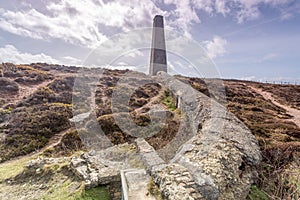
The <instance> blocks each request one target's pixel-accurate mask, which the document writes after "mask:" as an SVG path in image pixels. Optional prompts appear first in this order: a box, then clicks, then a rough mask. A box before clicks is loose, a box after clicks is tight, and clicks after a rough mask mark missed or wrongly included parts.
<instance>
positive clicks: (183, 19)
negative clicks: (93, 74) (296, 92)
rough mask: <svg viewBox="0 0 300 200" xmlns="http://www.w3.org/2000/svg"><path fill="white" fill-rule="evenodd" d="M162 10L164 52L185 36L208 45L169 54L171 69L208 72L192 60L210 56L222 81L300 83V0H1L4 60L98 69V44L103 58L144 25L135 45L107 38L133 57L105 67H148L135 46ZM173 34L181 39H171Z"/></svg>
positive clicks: (145, 42) (0, 36) (146, 56)
mask: <svg viewBox="0 0 300 200" xmlns="http://www.w3.org/2000/svg"><path fill="white" fill-rule="evenodd" d="M157 14H159V15H163V16H164V20H165V28H166V40H167V41H166V42H167V50H169V49H170V50H174V51H175V50H176V49H178V48H180V47H181V45H184V44H183V41H192V43H189V42H187V43H189V44H190V45H193V44H198V45H199V46H200V47H201V48H202V49H203V51H201V50H199V49H198V48H196V47H195V48H190V49H189V48H185V51H181V52H182V53H181V54H182V55H181V54H180V53H178V52H180V51H178V52H177V54H176V52H174V51H172V52H173V53H175V54H174V55H176V56H174V55H172V52H171V51H170V52H168V64H169V65H168V67H169V68H170V70H171V71H173V72H174V73H181V74H183V75H191V76H193V73H191V74H189V73H185V72H191V71H192V68H191V67H190V66H191V65H194V66H196V68H197V69H199V70H200V74H201V75H202V76H205V73H201V70H203V69H205V67H203V68H202V66H201V63H199V62H197V60H196V58H195V56H196V55H198V57H201V56H203V54H205V55H204V56H207V57H209V58H210V59H211V63H213V65H214V67H215V69H216V71H217V72H218V76H220V77H222V78H235V79H245V80H255V81H269V82H273V81H277V82H291V83H295V82H297V83H298V84H300V66H299V65H300V64H299V63H300V1H299V0H128V1H124V0H78V1H71V0H52V1H47V0H26V1H24V0H10V1H4V0H0V62H13V63H17V64H26V63H34V62H47V63H53V64H64V65H79V66H80V65H86V64H90V65H94V66H96V65H99V63H97V62H96V63H92V62H87V60H89V59H90V56H91V54H93V52H94V54H95V49H98V50H99V49H100V50H102V51H97V53H98V54H97V55H99V58H101V59H102V57H103V56H104V55H105V52H104V51H106V50H108V49H105V48H102V47H101V45H102V46H105V44H108V43H109V41H112V40H113V38H116V37H118V36H119V39H120V38H124V37H127V36H130V37H129V38H131V40H139V39H138V38H134V35H133V34H132V33H133V32H139V31H140V30H141V29H143V28H145V31H144V32H146V33H145V34H144V36H145V38H144V39H143V44H141V43H138V42H136V43H135V44H134V45H140V46H134V45H133V46H130V45H132V43H133V42H128V41H126V40H122V39H120V40H117V41H118V42H115V43H110V45H109V46H110V48H111V49H110V50H112V49H113V50H115V49H119V50H122V51H120V52H119V53H122V52H124V49H126V51H127V58H128V59H119V62H113V63H105V62H103V61H102V62H101V64H103V65H105V64H107V65H108V64H109V66H110V67H111V68H129V69H133V70H138V71H143V72H146V71H147V66H148V62H149V49H143V50H141V49H140V50H135V49H137V48H142V47H143V48H144V47H150V46H151V31H149V30H151V26H152V19H153V17H154V16H155V15H157ZM149 27H150V29H149ZM136 30H138V31H136ZM169 32H170V33H172V32H176V33H178V35H177V36H178V40H172V41H171V40H170V42H169V39H168V38H170V37H168V34H169ZM120 35H121V36H120ZM173 39H174V38H173ZM124 45H127V46H126V48H125V47H124ZM168 45H169V47H168ZM176 45H177V47H176ZM106 46H107V45H106ZM99 47H100V48H99ZM190 47H191V46H190ZM130 50H132V51H130ZM91 52H92V53H91ZM116 52H118V51H117V50H115V51H114V52H113V54H114V55H117V53H116ZM189 54H193V55H194V57H193V56H190V55H189ZM129 58H130V59H129ZM185 58H191V59H190V60H188V59H185ZM193 58H195V60H193ZM101 59H100V60H101ZM98 60H99V59H98ZM103 60H105V59H103ZM138 60H139V62H138ZM134 61H136V62H134ZM194 76H196V75H194Z"/></svg>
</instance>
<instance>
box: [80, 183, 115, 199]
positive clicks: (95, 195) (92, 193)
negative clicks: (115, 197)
mask: <svg viewBox="0 0 300 200" xmlns="http://www.w3.org/2000/svg"><path fill="white" fill-rule="evenodd" d="M78 200H110V196H109V192H108V190H107V188H106V187H105V186H99V187H96V188H91V189H88V190H85V192H84V195H83V196H82V197H81V198H79V199H78Z"/></svg>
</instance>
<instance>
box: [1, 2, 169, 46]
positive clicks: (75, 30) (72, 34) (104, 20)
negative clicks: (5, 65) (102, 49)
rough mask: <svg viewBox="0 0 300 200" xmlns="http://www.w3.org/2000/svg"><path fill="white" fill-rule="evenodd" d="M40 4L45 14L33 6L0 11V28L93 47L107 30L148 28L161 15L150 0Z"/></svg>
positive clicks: (18, 33)
mask: <svg viewBox="0 0 300 200" xmlns="http://www.w3.org/2000/svg"><path fill="white" fill-rule="evenodd" d="M43 5H44V9H43V10H44V12H42V11H38V10H37V9H36V8H34V5H30V6H29V7H22V9H19V10H17V11H10V10H2V11H1V12H0V28H2V29H3V30H6V31H8V32H11V33H14V34H17V35H21V36H26V37H31V38H35V39H44V40H48V39H51V38H56V39H57V38H58V39H62V40H64V41H65V42H68V43H71V44H76V45H81V46H85V47H90V48H94V47H96V46H98V45H99V43H101V42H103V41H105V40H106V39H107V38H108V37H109V36H110V35H109V32H110V31H113V30H116V29H119V30H123V31H127V30H129V29H132V28H136V27H141V26H150V25H151V20H149V19H151V18H152V17H153V16H154V15H155V14H163V13H164V12H163V11H161V10H160V9H159V8H157V7H156V6H155V4H154V3H152V2H151V1H150V2H147V1H139V0H132V1H121V0H118V1H104V0H98V1H96V0H83V1H72V0H60V1H57V2H50V1H49V2H46V1H44V3H43ZM23 6H24V5H23Z"/></svg>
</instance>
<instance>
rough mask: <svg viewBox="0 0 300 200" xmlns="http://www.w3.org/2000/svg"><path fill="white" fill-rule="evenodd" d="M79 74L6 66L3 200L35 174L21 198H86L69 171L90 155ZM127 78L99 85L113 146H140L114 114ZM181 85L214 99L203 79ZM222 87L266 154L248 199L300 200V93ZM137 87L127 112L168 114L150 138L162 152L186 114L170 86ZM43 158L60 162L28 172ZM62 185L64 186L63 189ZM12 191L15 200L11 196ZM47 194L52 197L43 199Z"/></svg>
mask: <svg viewBox="0 0 300 200" xmlns="http://www.w3.org/2000/svg"><path fill="white" fill-rule="evenodd" d="M78 70H80V68H76V67H66V66H59V65H48V64H42V63H36V64H30V65H14V64H10V63H3V64H2V65H0V75H1V77H0V83H1V84H0V136H1V137H0V142H1V144H0V162H2V164H0V174H4V173H5V175H2V176H1V177H0V185H1V187H2V188H5V189H2V190H0V198H1V199H5V198H4V197H6V199H15V198H16V199H17V197H20V195H21V194H16V196H15V197H14V196H12V195H13V194H14V193H15V192H17V190H19V189H20V188H21V186H22V185H24V184H28V183H27V181H29V180H31V178H30V177H31V176H33V175H35V176H36V177H39V178H37V179H36V180H33V181H32V182H33V183H34V184H32V185H31V187H30V188H31V189H27V190H23V189H21V191H23V192H24V193H27V195H26V194H22V195H25V196H26V197H27V199H28V198H32V199H35V198H36V199H41V198H45V199H47V198H48V199H51V197H52V198H53V196H51V195H53V190H56V189H54V188H55V187H56V186H55V185H57V188H60V190H58V191H60V192H63V191H62V190H70V191H71V193H72V194H74V195H73V196H72V195H71V196H68V195H67V196H68V198H70V199H76V198H82V199H85V198H86V199H88V198H87V197H84V196H85V195H84V192H82V191H83V190H84V189H83V188H84V187H83V186H82V183H81V180H80V178H79V177H77V176H76V175H75V174H73V173H72V172H71V171H70V169H69V167H68V166H67V164H66V163H67V162H68V159H69V160H70V159H71V156H74V155H76V154H78V152H81V151H86V147H85V146H84V145H83V142H82V141H81V139H82V137H80V134H78V132H77V131H76V129H75V126H74V123H72V122H70V121H69V119H71V118H72V117H74V116H73V113H72V107H73V105H72V97H73V98H74V96H75V97H76V94H74V93H73V91H72V90H73V85H74V80H75V77H76V72H77V71H78ZM127 72H128V71H127V70H105V71H104V73H103V78H101V79H100V80H99V81H98V82H97V83H96V86H97V87H96V93H95V105H94V107H93V109H94V111H95V113H96V117H97V122H98V123H99V124H100V126H101V128H102V130H103V131H104V133H105V135H106V136H107V137H108V138H109V140H110V141H111V142H112V143H113V144H115V145H118V144H124V143H125V144H126V143H129V144H133V143H134V140H135V137H133V136H132V135H129V134H127V133H126V132H124V131H122V129H121V128H120V127H118V125H117V124H116V122H115V120H114V115H121V114H122V113H117V114H116V113H113V112H112V110H111V97H112V93H113V89H114V88H115V87H116V85H117V82H118V81H119V79H120V78H121V77H122V76H123V75H124V74H125V73H127ZM177 78H178V79H180V80H182V81H183V82H186V83H188V84H189V85H191V86H192V87H193V88H195V89H196V90H198V91H200V92H203V93H204V94H206V95H207V96H210V97H212V98H214V96H213V95H212V94H210V93H209V90H208V88H207V86H206V84H205V81H204V80H203V79H199V78H189V77H181V76H178V77H177ZM136 81H138V80H136ZM223 84H224V86H225V91H226V98H227V102H226V104H227V105H226V106H227V109H228V110H229V111H230V112H231V113H233V114H234V115H235V116H237V117H238V118H239V119H240V120H241V121H242V122H243V123H244V124H245V125H246V126H247V127H248V128H249V129H250V130H251V132H252V133H253V134H254V135H255V137H256V139H257V140H258V142H259V145H260V149H261V151H262V157H263V160H262V163H261V164H260V165H259V166H258V169H257V172H258V173H257V177H256V179H255V183H254V184H253V186H252V188H251V192H250V194H249V196H248V198H249V199H288V198H294V199H297V198H299V196H300V171H299V169H300V166H299V165H300V127H299V122H300V121H299V120H300V119H299V116H300V115H299V112H300V109H299V108H300V86H295V85H274V84H265V83H256V82H249V81H238V80H223ZM135 87H136V88H138V89H137V90H136V91H135V92H134V93H133V95H132V96H131V98H130V100H129V107H128V109H129V112H130V116H131V117H132V118H133V120H134V122H135V123H136V124H138V125H140V126H146V125H148V124H149V123H150V117H149V115H148V114H147V112H148V111H149V109H150V107H151V106H153V105H155V104H157V103H158V104H161V105H162V106H163V107H165V108H166V109H167V110H168V112H167V120H166V125H165V126H164V127H163V128H162V129H161V130H160V131H159V132H158V133H157V134H156V135H153V136H150V137H147V138H146V140H147V142H148V143H149V144H150V145H151V146H153V147H154V148H155V149H161V148H163V147H164V146H166V145H167V144H168V143H169V142H170V141H171V140H172V138H173V137H174V134H175V133H176V132H177V130H178V128H179V121H180V118H181V117H182V115H183V114H182V113H181V110H180V109H178V108H177V107H176V105H175V104H176V100H175V99H174V97H173V96H172V94H170V91H169V90H168V89H167V88H166V87H164V86H161V85H159V84H157V83H148V84H145V85H143V86H141V87H137V86H135ZM83 104H84V102H83ZM83 107H84V106H83ZM121 117H122V116H121ZM38 156H42V157H46V158H53V159H57V160H54V161H51V162H50V163H47V165H46V169H44V168H43V170H42V173H37V172H36V171H34V172H33V171H30V170H31V168H30V167H24V166H25V164H26V163H27V162H28V161H30V160H32V159H33V158H37V157H38ZM16 163H18V165H17V164H16ZM57 163H59V164H57ZM16 165H17V166H16ZM44 167H45V166H44ZM16 168H17V169H16ZM11 171H13V173H12V172H11ZM59 179H62V180H64V181H63V183H65V185H64V186H63V183H61V182H60V181H59ZM49 180H51V181H50V182H48V181H49ZM41 185H42V186H41ZM51 185H52V187H51ZM12 186H14V189H13V187H12ZM17 186H19V187H17ZM53 186H55V187H53ZM36 187H40V188H39V191H38V192H36V193H35V194H29V193H31V190H34V189H35V188H36ZM70 188H71V189H70ZM101 190H102V189H101ZM51 191H52V192H51ZM87 191H89V190H87ZM8 192H9V193H11V194H10V196H7V195H8ZM93 192H95V191H92V192H91V193H93ZM97 192H99V190H97V191H96V193H97ZM87 193H88V192H87ZM45 194H46V197H45V196H43V195H45ZM22 195H21V196H22ZM47 195H48V196H47ZM91 195H93V194H91ZM66 198H67V197H66Z"/></svg>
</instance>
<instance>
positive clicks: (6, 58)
mask: <svg viewBox="0 0 300 200" xmlns="http://www.w3.org/2000/svg"><path fill="white" fill-rule="evenodd" d="M0 62H12V63H17V64H24V63H34V62H47V63H58V61H57V60H56V59H54V58H52V57H51V56H47V55H45V54H43V53H40V54H30V53H23V52H20V51H19V50H18V49H16V47H14V46H13V45H5V46H4V47H2V48H0Z"/></svg>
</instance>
